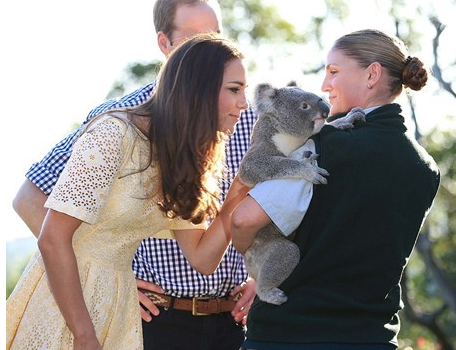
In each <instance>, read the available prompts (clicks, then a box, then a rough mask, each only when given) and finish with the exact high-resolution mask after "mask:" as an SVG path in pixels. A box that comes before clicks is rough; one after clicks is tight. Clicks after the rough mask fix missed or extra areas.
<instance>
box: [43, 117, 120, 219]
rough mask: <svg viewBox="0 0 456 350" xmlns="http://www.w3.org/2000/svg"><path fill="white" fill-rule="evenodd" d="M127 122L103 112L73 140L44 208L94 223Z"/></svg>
mask: <svg viewBox="0 0 456 350" xmlns="http://www.w3.org/2000/svg"><path fill="white" fill-rule="evenodd" d="M126 129H127V123H126V122H125V121H122V120H120V119H118V118H113V117H109V116H103V117H101V118H99V120H97V121H95V122H94V124H93V125H90V127H89V129H88V130H87V131H86V132H84V133H83V134H82V135H81V137H80V138H79V139H78V140H77V141H76V143H75V144H74V148H73V153H72V155H71V157H70V159H69V160H68V163H67V165H66V167H65V168H64V170H63V172H62V174H61V176H60V178H59V180H58V182H57V184H56V185H55V187H54V189H53V191H52V192H51V194H50V195H49V198H48V200H47V201H46V203H45V207H46V208H51V209H54V210H56V211H59V212H62V213H65V214H68V215H70V216H73V217H75V218H77V219H80V220H82V221H85V222H87V223H89V224H93V223H95V221H96V219H97V217H98V216H99V215H100V213H101V211H102V209H103V207H104V205H105V203H106V199H107V198H108V194H109V191H110V187H111V185H112V183H113V181H114V178H115V177H116V175H117V173H118V171H119V168H120V165H121V161H122V158H123V157H122V156H123V153H124V148H125V147H126V146H127V145H125V144H124V143H123V141H124V136H125V133H126Z"/></svg>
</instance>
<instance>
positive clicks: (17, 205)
mask: <svg viewBox="0 0 456 350" xmlns="http://www.w3.org/2000/svg"><path fill="white" fill-rule="evenodd" d="M46 199H47V196H46V195H45V194H44V193H43V192H42V191H41V190H40V189H39V188H38V187H36V186H35V184H34V183H33V182H31V181H30V180H29V179H26V180H25V181H24V183H23V184H22V186H21V187H20V188H19V191H18V192H17V194H16V197H15V198H14V199H13V209H14V210H15V211H16V213H17V214H18V215H19V217H20V218H21V219H22V221H24V222H25V224H26V225H27V226H28V228H29V229H30V231H32V233H33V234H34V235H35V237H38V236H39V235H40V230H41V225H42V224H43V221H44V217H45V216H46V213H47V209H46V208H45V207H44V203H45V202H46Z"/></svg>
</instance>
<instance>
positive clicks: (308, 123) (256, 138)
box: [239, 84, 364, 305]
mask: <svg viewBox="0 0 456 350" xmlns="http://www.w3.org/2000/svg"><path fill="white" fill-rule="evenodd" d="M254 102H255V105H256V111H257V113H258V120H257V122H256V124H255V126H254V129H253V132H252V138H251V145H250V148H249V149H248V151H247V153H246V154H245V156H244V159H243V160H242V162H241V165H240V167H239V178H240V180H241V181H242V182H243V183H244V184H246V185H248V186H254V185H255V184H257V183H258V182H261V181H265V180H271V179H278V178H303V179H305V180H307V181H310V182H312V183H313V184H326V183H327V180H326V178H325V176H328V175H329V174H328V172H327V171H326V170H325V169H322V168H320V167H318V166H317V165H315V161H314V160H315V159H316V158H317V156H318V155H316V154H312V155H308V156H309V157H305V158H304V159H301V160H296V159H292V158H290V157H289V155H290V153H291V152H292V151H294V150H295V149H297V148H299V147H301V146H302V145H304V143H305V142H306V141H307V139H308V138H309V137H310V136H312V135H314V134H316V133H318V132H319V131H320V129H321V127H322V126H323V122H322V120H321V119H319V122H318V123H317V125H316V123H315V120H317V119H318V118H323V119H325V118H326V117H327V116H328V113H329V108H328V106H327V105H326V103H324V102H323V100H322V99H321V98H320V97H319V96H317V95H315V94H313V93H310V92H306V91H304V90H302V89H300V88H298V87H290V86H289V87H284V88H280V89H276V88H273V87H272V86H271V85H269V84H260V85H258V86H257V88H256V89H255V96H254ZM356 120H364V113H363V112H362V109H356V110H355V109H354V110H353V111H352V112H350V113H349V114H348V115H347V116H346V117H344V118H340V119H338V120H336V121H335V122H332V123H331V124H332V125H333V126H335V127H338V128H342V129H345V128H352V127H353V123H354V121H356ZM244 258H245V264H246V267H247V271H248V272H249V274H250V275H251V276H252V277H253V278H254V279H255V280H256V285H257V295H258V297H259V298H260V299H261V300H263V301H266V302H268V303H271V304H276V305H280V304H282V303H284V302H285V301H286V300H287V296H286V295H285V293H284V292H283V291H282V290H281V289H279V288H277V287H278V286H279V285H280V284H282V282H283V281H284V280H285V279H286V278H287V277H288V276H289V275H290V274H291V272H292V271H293V269H294V268H295V267H296V265H297V264H298V262H299V259H300V251H299V248H298V247H297V246H296V244H294V243H293V242H292V241H291V240H289V239H287V238H286V237H285V236H284V235H282V234H281V233H280V232H279V231H278V230H277V229H276V227H275V226H274V225H273V224H270V225H268V226H266V227H264V228H262V229H261V230H260V231H258V233H257V236H256V238H255V241H254V242H253V244H252V246H250V247H249V249H248V250H247V251H246V253H245V256H244Z"/></svg>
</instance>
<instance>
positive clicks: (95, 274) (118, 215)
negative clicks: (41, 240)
mask: <svg viewBox="0 0 456 350" xmlns="http://www.w3.org/2000/svg"><path fill="white" fill-rule="evenodd" d="M148 159H149V142H148V140H147V139H146V137H145V136H144V135H143V134H142V133H141V132H140V131H139V130H138V129H137V128H136V127H135V126H133V125H132V124H130V123H128V122H127V121H125V120H123V117H122V116H121V115H116V116H112V115H111V116H110V115H105V116H101V117H97V118H96V120H95V121H94V122H92V123H91V124H90V126H89V127H88V129H87V130H86V132H84V133H83V134H82V136H81V137H80V138H79V139H78V141H77V142H76V143H75V145H74V150H73V154H72V156H71V158H70V160H69V162H68V164H67V166H66V168H65V169H64V171H63V173H62V175H61V176H60V178H59V181H58V183H57V184H56V186H55V188H54V190H53V192H52V193H51V195H50V196H49V199H48V200H47V202H46V207H48V208H52V209H54V210H57V211H60V212H63V213H66V214H68V215H71V216H73V217H76V218H78V219H80V220H82V221H83V223H82V224H81V226H80V227H79V228H78V230H77V231H76V233H75V235H74V237H73V247H74V250H75V253H76V257H77V261H78V268H79V274H80V278H81V285H82V287H83V293H84V299H85V302H86V304H87V308H88V310H89V313H90V315H91V318H92V321H93V323H94V326H95V330H96V333H97V337H98V339H99V340H100V343H101V344H102V346H103V349H104V350H114V349H118V350H130V349H132V350H133V349H138V350H140V349H143V345H142V329H141V317H140V313H139V302H138V297H137V291H136V283H135V278H134V274H133V272H132V269H131V262H132V260H133V257H134V253H135V251H136V249H137V247H138V245H139V243H140V242H141V240H142V239H144V238H146V237H150V236H155V237H161V238H170V237H172V231H170V230H172V229H186V228H197V227H198V228H202V227H203V225H199V226H195V225H192V224H191V223H189V222H187V221H184V220H178V219H173V220H171V219H168V218H167V217H166V216H165V215H163V213H162V212H161V211H159V209H158V207H157V205H156V204H155V203H156V202H155V201H154V200H153V199H152V198H151V197H153V196H151V195H152V193H153V189H154V187H155V188H156V186H157V178H156V177H157V174H156V171H155V169H154V168H153V167H148V168H147V170H146V171H144V172H140V173H134V171H135V170H137V169H139V168H142V167H143V166H144V164H148ZM132 173H134V174H132ZM6 349H18V350H31V349H46V350H51V349H61V350H63V349H65V350H66V349H73V338H72V334H71V332H70V330H69V329H68V327H67V326H66V324H65V320H64V318H63V316H62V315H61V313H60V311H59V308H58V306H57V304H56V302H55V300H54V298H53V296H52V293H51V292H50V289H49V286H48V283H47V279H46V273H45V270H44V265H43V261H42V258H41V255H40V254H39V252H38V253H37V254H36V255H35V256H34V257H33V258H32V259H31V260H30V262H29V264H28V266H27V267H26V269H25V271H24V273H23V275H22V276H21V278H20V280H19V282H18V283H17V285H16V288H15V290H14V291H13V293H12V294H11V296H10V297H9V299H8V300H7V303H6Z"/></svg>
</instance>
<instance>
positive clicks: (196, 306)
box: [140, 289, 240, 316]
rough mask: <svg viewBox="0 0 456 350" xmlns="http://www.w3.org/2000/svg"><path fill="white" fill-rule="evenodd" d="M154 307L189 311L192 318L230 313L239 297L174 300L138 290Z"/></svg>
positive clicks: (167, 296)
mask: <svg viewBox="0 0 456 350" xmlns="http://www.w3.org/2000/svg"><path fill="white" fill-rule="evenodd" d="M140 291H141V292H142V293H144V294H145V295H146V296H147V297H148V298H149V299H150V300H151V301H152V302H153V303H154V304H155V305H157V306H161V307H164V308H172V309H176V310H183V311H191V313H192V315H193V316H205V315H213V314H220V313H222V312H231V311H232V310H233V309H234V305H235V304H236V300H237V299H238V298H239V297H240V295H239V294H238V295H236V296H235V297H225V298H206V297H199V298H175V297H171V296H169V295H165V294H160V293H155V292H151V291H148V290H144V289H140Z"/></svg>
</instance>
